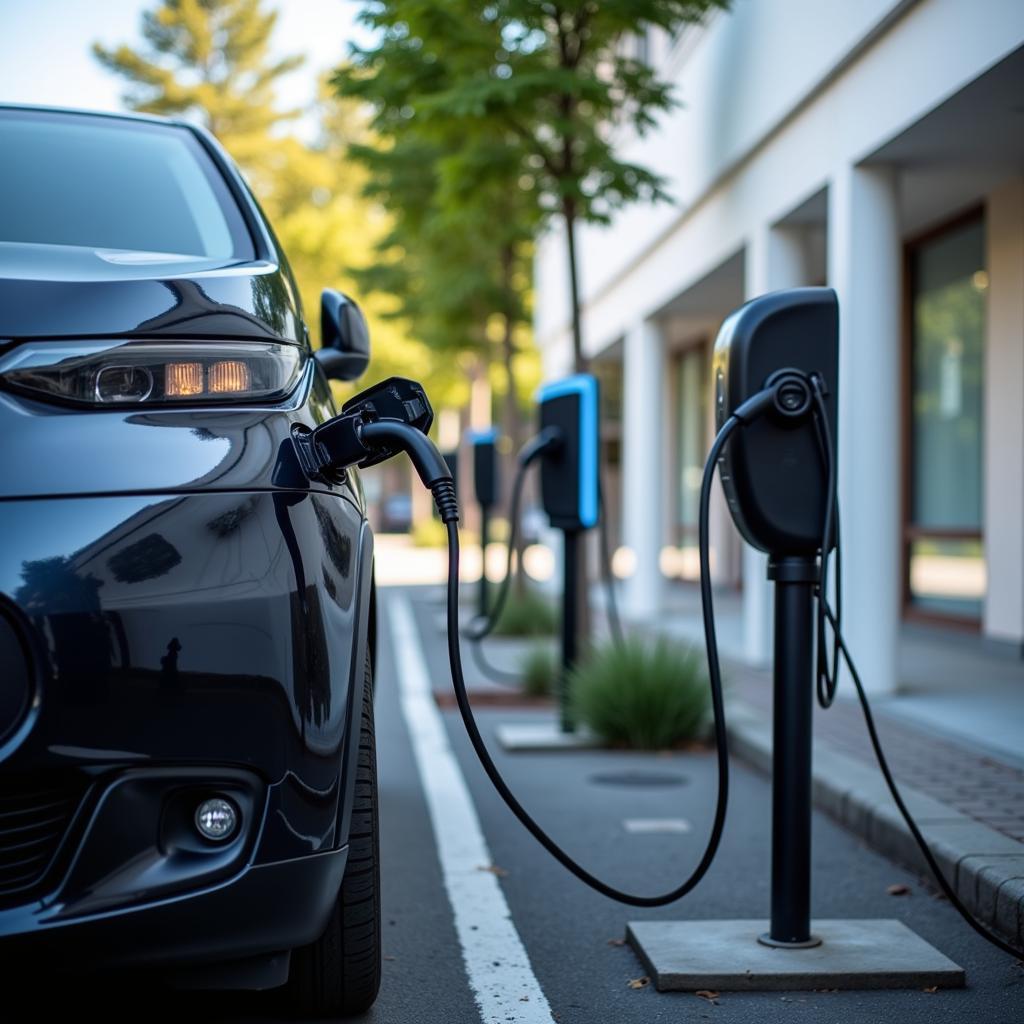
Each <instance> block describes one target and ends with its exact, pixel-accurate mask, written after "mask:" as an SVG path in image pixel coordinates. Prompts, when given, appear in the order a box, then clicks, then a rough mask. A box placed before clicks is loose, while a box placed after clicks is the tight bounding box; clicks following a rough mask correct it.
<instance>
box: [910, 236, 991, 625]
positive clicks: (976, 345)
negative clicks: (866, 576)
mask: <svg viewBox="0 0 1024 1024" xmlns="http://www.w3.org/2000/svg"><path fill="white" fill-rule="evenodd" d="M908 270H909V275H910V276H909V285H910V366H909V371H910V372H909V388H910V393H909V400H910V407H909V416H908V419H909V428H910V430H909V434H910V436H909V442H910V465H909V480H908V484H909V501H908V508H907V513H908V514H907V524H906V531H905V538H904V540H905V550H906V577H905V586H906V597H907V601H908V604H909V608H910V609H911V610H912V611H914V612H919V613H921V612H923V613H926V614H929V615H942V616H947V617H951V618H959V619H964V620H971V621H977V620H978V619H979V618H980V616H981V608H982V600H983V598H984V595H985V587H986V572H985V557H984V551H983V548H982V534H981V529H982V493H983V481H982V460H983V452H982V383H983V372H984V365H983V353H984V342H985V291H986V288H987V286H988V277H987V274H986V271H985V226H984V222H983V220H982V218H981V217H980V216H978V217H975V218H972V219H970V220H968V221H961V222H959V223H958V224H957V225H955V226H954V227H951V228H949V229H947V230H945V231H942V232H941V233H938V234H933V235H931V236H929V237H928V238H927V239H925V240H922V241H920V242H918V243H916V244H913V245H911V246H910V247H909V249H908Z"/></svg>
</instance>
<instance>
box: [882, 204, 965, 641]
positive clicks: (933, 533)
mask: <svg viewBox="0 0 1024 1024" xmlns="http://www.w3.org/2000/svg"><path fill="white" fill-rule="evenodd" d="M975 222H980V223H981V224H982V225H983V226H984V225H985V206H984V204H983V203H977V204H973V205H971V206H970V207H968V208H967V209H964V210H961V211H960V212H959V213H956V214H954V215H953V216H951V217H947V218H945V219H944V220H942V221H939V222H938V223H936V224H933V225H932V226H931V227H929V228H927V229H926V230H924V231H921V232H919V233H918V234H916V235H912V236H911V237H909V238H906V239H904V241H903V282H902V283H903V288H902V305H903V309H902V318H901V319H902V330H901V335H902V353H901V355H902V358H901V381H900V404H901V410H900V420H901V423H900V427H901V434H902V437H901V443H900V450H901V460H902V474H901V475H902V481H901V492H902V493H901V495H900V504H901V513H900V594H901V606H902V616H903V618H904V619H905V620H906V621H908V622H917V623H921V624H924V625H931V626H945V627H949V628H951V629H956V630H959V631H962V632H965V633H980V632H981V629H982V622H983V617H984V610H983V609H982V610H981V611H980V612H979V614H978V615H977V616H973V615H962V614H957V613H955V612H954V613H948V612H940V611H936V610H934V609H930V608H924V607H922V606H921V605H920V604H918V603H917V602H916V601H915V600H914V595H913V593H912V591H911V586H910V555H911V548H912V546H913V543H914V541H917V540H936V541H944V540H948V541H957V540H976V541H978V542H979V543H980V544H981V545H982V547H983V548H984V541H985V529H984V520H983V521H982V524H981V527H980V528H979V529H978V530H972V529H968V528H963V527H960V528H949V529H936V528H934V527H925V526H919V525H918V524H917V523H915V522H914V519H913V509H914V409H913V399H914V396H913V387H914V284H915V282H914V255H915V253H916V252H917V250H918V249H920V248H921V247H922V246H924V245H927V244H928V243H929V242H932V241H935V240H936V239H939V238H941V237H942V236H943V235H946V234H949V233H951V232H953V231H956V230H957V229H959V228H962V227H966V226H967V225H968V224H971V223H975ZM982 372H983V373H984V370H983V371H982ZM982 380H983V382H984V377H983V378H982ZM983 443H984V441H983ZM982 455H983V458H982V472H984V452H983V453H982Z"/></svg>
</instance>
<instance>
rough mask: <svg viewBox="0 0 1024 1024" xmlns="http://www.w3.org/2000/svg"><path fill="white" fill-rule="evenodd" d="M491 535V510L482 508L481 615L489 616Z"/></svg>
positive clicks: (486, 507)
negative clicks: (488, 576) (488, 553)
mask: <svg viewBox="0 0 1024 1024" xmlns="http://www.w3.org/2000/svg"><path fill="white" fill-rule="evenodd" d="M490 535H491V509H490V506H489V505H481V506H480V614H481V615H486V614H487V544H488V543H489V541H490Z"/></svg>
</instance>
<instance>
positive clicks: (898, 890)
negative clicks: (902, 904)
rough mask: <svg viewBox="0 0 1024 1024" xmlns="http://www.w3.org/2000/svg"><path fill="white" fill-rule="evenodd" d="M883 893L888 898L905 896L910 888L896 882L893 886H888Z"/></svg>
mask: <svg viewBox="0 0 1024 1024" xmlns="http://www.w3.org/2000/svg"><path fill="white" fill-rule="evenodd" d="M885 891H886V892H887V893H888V894H889V895H890V896H906V895H907V894H908V893H909V892H910V886H909V885H904V884H903V883H902V882H897V883H896V884H895V885H890V886H889V888H888V889H886V890H885Z"/></svg>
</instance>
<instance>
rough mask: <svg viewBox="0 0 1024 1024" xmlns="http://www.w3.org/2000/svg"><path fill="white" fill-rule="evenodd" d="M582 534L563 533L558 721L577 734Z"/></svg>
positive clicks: (562, 726)
mask: <svg viewBox="0 0 1024 1024" xmlns="http://www.w3.org/2000/svg"><path fill="white" fill-rule="evenodd" d="M579 557H580V531H579V530H563V531H562V670H561V672H560V673H559V676H558V717H559V728H560V729H561V730H562V732H566V733H568V732H575V731H576V722H575V721H574V720H573V717H572V712H571V711H570V708H569V675H570V673H571V672H572V670H573V668H574V667H575V665H576V656H577V653H578V646H579V630H580V626H579V607H580V604H579Z"/></svg>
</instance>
